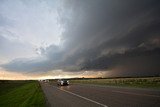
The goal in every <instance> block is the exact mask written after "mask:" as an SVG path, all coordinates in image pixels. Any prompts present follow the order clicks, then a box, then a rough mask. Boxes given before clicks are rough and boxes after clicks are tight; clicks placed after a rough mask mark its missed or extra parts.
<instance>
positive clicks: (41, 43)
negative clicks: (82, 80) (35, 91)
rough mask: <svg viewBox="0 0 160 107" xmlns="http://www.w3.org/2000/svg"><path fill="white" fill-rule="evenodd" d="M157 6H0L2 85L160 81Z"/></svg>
mask: <svg viewBox="0 0 160 107" xmlns="http://www.w3.org/2000/svg"><path fill="white" fill-rule="evenodd" d="M159 13H160V1H159V0H123V1H119V0H14V1H13V0H0V79H45V78H50V79H51V78H74V77H119V76H122V77H125V76H160V60H159V59H160V14H159Z"/></svg>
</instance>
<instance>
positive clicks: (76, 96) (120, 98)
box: [41, 83, 160, 107]
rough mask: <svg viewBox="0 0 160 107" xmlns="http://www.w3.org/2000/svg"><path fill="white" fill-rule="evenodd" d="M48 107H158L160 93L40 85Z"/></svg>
mask: <svg viewBox="0 0 160 107" xmlns="http://www.w3.org/2000/svg"><path fill="white" fill-rule="evenodd" d="M41 86H42V89H43V91H44V93H45V96H46V99H47V105H48V106H49V107H160V91H158V90H147V89H134V88H118V87H103V86H94V85H78V84H77V85H76V84H74V85H69V86H56V85H54V84H49V83H41Z"/></svg>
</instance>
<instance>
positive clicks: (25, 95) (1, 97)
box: [0, 81, 45, 107]
mask: <svg viewBox="0 0 160 107" xmlns="http://www.w3.org/2000/svg"><path fill="white" fill-rule="evenodd" d="M3 86H4V87H3ZM0 90H2V92H1V93H0V107H45V98H44V95H43V92H42V90H41V87H40V85H39V83H38V82H37V81H24V82H17V81H15V82H11V83H10V82H9V83H0Z"/></svg>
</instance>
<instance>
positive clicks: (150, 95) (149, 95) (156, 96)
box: [112, 91, 160, 97]
mask: <svg viewBox="0 0 160 107" xmlns="http://www.w3.org/2000/svg"><path fill="white" fill-rule="evenodd" d="M112 92H116V93H121V94H131V95H139V96H149V97H160V96H158V95H149V94H137V93H132V92H123V91H112Z"/></svg>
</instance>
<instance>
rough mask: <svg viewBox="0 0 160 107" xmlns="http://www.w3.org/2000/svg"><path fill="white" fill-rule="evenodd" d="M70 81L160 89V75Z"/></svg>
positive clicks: (73, 81)
mask: <svg viewBox="0 0 160 107" xmlns="http://www.w3.org/2000/svg"><path fill="white" fill-rule="evenodd" d="M70 82H71V83H78V84H93V85H103V86H121V87H134V88H150V89H160V77H149V78H116V79H83V80H70Z"/></svg>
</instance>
